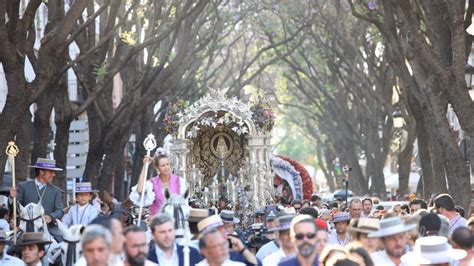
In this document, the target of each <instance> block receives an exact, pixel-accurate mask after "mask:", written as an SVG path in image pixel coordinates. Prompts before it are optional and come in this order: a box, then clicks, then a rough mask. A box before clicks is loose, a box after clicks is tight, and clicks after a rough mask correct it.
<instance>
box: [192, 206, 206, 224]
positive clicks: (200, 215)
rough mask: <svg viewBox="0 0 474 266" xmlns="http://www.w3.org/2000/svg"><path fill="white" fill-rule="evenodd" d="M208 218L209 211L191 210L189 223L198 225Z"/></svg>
mask: <svg viewBox="0 0 474 266" xmlns="http://www.w3.org/2000/svg"><path fill="white" fill-rule="evenodd" d="M206 217H209V210H207V209H197V208H191V209H190V210H189V218H188V221H190V222H195V223H197V222H199V221H202V220H204V219H206Z"/></svg>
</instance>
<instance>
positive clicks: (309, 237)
mask: <svg viewBox="0 0 474 266" xmlns="http://www.w3.org/2000/svg"><path fill="white" fill-rule="evenodd" d="M305 237H306V238H307V239H313V238H315V237H316V234H315V233H309V234H303V233H299V234H296V235H295V238H296V239H297V240H303V239H304V238H305Z"/></svg>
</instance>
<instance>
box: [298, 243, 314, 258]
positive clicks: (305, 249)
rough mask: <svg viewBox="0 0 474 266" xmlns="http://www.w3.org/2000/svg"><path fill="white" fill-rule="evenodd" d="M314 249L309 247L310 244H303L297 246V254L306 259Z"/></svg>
mask: <svg viewBox="0 0 474 266" xmlns="http://www.w3.org/2000/svg"><path fill="white" fill-rule="evenodd" d="M315 249H316V246H315V245H311V244H310V243H307V242H304V243H303V244H301V245H298V252H299V253H300V255H301V256H303V257H305V258H307V257H309V256H311V255H312V254H313V252H314V250H315Z"/></svg>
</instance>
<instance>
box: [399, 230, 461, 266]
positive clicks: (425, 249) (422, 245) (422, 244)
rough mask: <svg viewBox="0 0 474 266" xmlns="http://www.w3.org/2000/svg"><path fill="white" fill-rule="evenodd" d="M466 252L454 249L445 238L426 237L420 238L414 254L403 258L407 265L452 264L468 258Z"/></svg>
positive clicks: (408, 254) (402, 260) (410, 253)
mask: <svg viewBox="0 0 474 266" xmlns="http://www.w3.org/2000/svg"><path fill="white" fill-rule="evenodd" d="M466 255H467V253H466V251H464V250H462V249H453V248H452V247H451V245H449V244H448V239H447V238H446V237H444V236H426V237H421V238H418V239H417V240H416V242H415V248H414V249H413V252H409V253H407V254H405V255H403V256H402V257H401V262H402V263H406V264H407V265H419V264H439V263H450V262H452V261H453V260H460V259H462V258H464V257H466Z"/></svg>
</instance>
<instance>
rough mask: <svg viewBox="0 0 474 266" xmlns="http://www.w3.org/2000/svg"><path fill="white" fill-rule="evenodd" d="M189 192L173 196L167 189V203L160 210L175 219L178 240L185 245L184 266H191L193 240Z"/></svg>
mask: <svg viewBox="0 0 474 266" xmlns="http://www.w3.org/2000/svg"><path fill="white" fill-rule="evenodd" d="M188 192H189V191H188V190H186V191H185V192H184V196H183V197H181V195H177V194H171V193H170V192H169V191H168V189H165V198H166V200H165V202H164V203H163V206H162V207H161V209H160V212H161V213H167V214H168V215H170V216H171V217H173V218H174V227H175V229H176V238H181V240H182V241H181V243H182V244H183V245H184V249H183V252H184V265H185V266H189V252H190V249H189V242H190V239H191V231H190V230H189V223H188V218H189V212H190V207H189V205H188Z"/></svg>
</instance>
